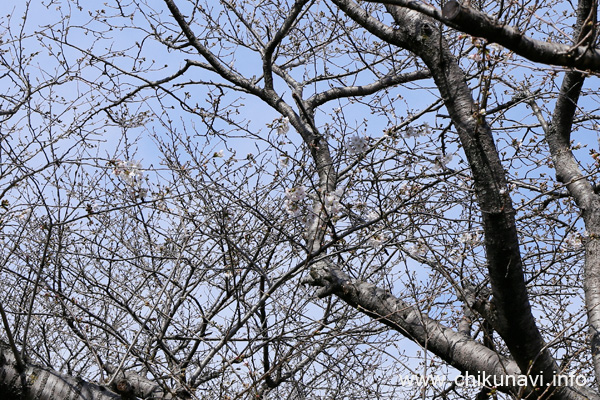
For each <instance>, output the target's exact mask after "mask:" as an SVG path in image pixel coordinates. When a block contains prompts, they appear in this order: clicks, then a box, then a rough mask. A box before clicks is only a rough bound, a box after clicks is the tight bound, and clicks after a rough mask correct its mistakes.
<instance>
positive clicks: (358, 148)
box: [346, 135, 369, 154]
mask: <svg viewBox="0 0 600 400" xmlns="http://www.w3.org/2000/svg"><path fill="white" fill-rule="evenodd" d="M346 148H347V149H348V151H349V152H350V154H362V153H364V152H365V151H367V150H368V148H369V145H368V138H367V137H363V136H359V135H354V136H351V137H350V139H348V142H347V143H346Z"/></svg>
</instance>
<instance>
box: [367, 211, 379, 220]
mask: <svg viewBox="0 0 600 400" xmlns="http://www.w3.org/2000/svg"><path fill="white" fill-rule="evenodd" d="M377 218H379V213H378V212H377V211H375V210H373V211H370V212H369V213H368V214H367V221H375V220H376V219H377Z"/></svg>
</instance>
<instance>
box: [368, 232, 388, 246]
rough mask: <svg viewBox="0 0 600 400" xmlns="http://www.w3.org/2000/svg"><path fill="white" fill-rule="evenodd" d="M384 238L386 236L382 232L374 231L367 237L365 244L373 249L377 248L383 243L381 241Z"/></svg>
mask: <svg viewBox="0 0 600 400" xmlns="http://www.w3.org/2000/svg"><path fill="white" fill-rule="evenodd" d="M386 239H387V238H386V237H385V236H384V235H383V234H381V233H375V234H373V235H372V236H371V237H370V238H369V240H368V241H367V244H368V245H369V246H371V247H373V248H374V249H378V248H380V247H381V245H382V244H383V242H385V240H386Z"/></svg>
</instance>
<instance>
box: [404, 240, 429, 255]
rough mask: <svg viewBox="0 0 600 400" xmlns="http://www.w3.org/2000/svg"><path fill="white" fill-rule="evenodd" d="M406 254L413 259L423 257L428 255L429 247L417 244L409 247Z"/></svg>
mask: <svg viewBox="0 0 600 400" xmlns="http://www.w3.org/2000/svg"><path fill="white" fill-rule="evenodd" d="M406 252H407V253H408V254H410V256H411V257H422V256H424V255H425V254H427V247H426V246H425V244H424V243H417V244H413V245H410V246H408V248H406Z"/></svg>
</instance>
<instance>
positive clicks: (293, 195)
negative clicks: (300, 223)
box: [284, 185, 306, 217]
mask: <svg viewBox="0 0 600 400" xmlns="http://www.w3.org/2000/svg"><path fill="white" fill-rule="evenodd" d="M305 198H306V188H305V187H304V186H303V185H300V186H296V187H293V188H291V189H285V201H284V208H285V211H286V212H287V213H288V214H289V215H291V216H292V217H297V216H298V215H300V213H301V211H302V208H301V207H300V205H301V202H302V200H304V199H305Z"/></svg>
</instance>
